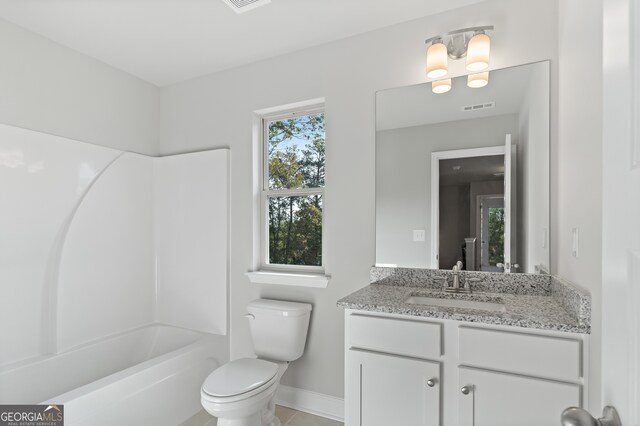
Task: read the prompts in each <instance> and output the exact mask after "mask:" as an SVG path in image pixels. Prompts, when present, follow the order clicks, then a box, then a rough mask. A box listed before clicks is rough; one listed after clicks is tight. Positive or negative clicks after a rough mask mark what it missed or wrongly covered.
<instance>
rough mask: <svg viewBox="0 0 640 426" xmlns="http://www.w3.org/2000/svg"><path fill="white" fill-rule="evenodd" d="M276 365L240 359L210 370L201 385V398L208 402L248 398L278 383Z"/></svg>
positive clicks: (278, 367) (278, 368) (257, 360)
mask: <svg viewBox="0 0 640 426" xmlns="http://www.w3.org/2000/svg"><path fill="white" fill-rule="evenodd" d="M279 370H280V366H279V365H278V364H276V363H274V362H270V361H265V360H262V359H256V358H240V359H237V360H234V361H231V362H229V363H227V364H225V365H223V366H221V367H220V368H217V369H216V370H214V371H213V372H212V373H211V374H209V376H208V377H207V378H206V380H205V381H204V384H203V385H202V396H203V398H206V399H207V400H209V401H211V402H227V403H228V402H234V401H239V400H243V399H246V398H249V397H251V396H253V395H255V394H258V393H260V392H262V391H264V390H265V389H267V388H269V387H270V386H271V385H273V384H274V383H275V382H277V381H278V379H279V375H278V372H279Z"/></svg>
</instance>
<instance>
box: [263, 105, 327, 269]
mask: <svg viewBox="0 0 640 426" xmlns="http://www.w3.org/2000/svg"><path fill="white" fill-rule="evenodd" d="M268 136H269V142H268V143H269V145H268V156H269V157H268V165H269V189H270V190H282V189H298V188H320V187H323V186H324V176H325V146H324V114H317V115H310V116H302V117H296V118H292V119H286V120H280V121H272V122H270V123H269V128H268ZM268 207H269V263H271V264H284V265H314V266H319V265H322V197H321V196H320V195H309V196H281V197H270V198H269V206H268Z"/></svg>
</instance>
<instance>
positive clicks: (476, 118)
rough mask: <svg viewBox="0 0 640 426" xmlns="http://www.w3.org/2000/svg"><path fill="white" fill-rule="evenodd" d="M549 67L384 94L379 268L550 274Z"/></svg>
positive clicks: (380, 99) (379, 98)
mask: <svg viewBox="0 0 640 426" xmlns="http://www.w3.org/2000/svg"><path fill="white" fill-rule="evenodd" d="M548 240H549V62H548V61H545V62H538V63H533V64H528V65H522V66H517V67H512V68H505V69H500V70H494V71H490V73H489V84H488V85H486V86H484V87H482V88H470V87H468V86H467V77H466V76H463V77H457V78H454V79H452V85H451V90H450V91H449V92H447V93H442V94H435V93H433V92H432V90H431V83H426V84H419V85H415V86H408V87H400V88H394V89H389V90H383V91H380V92H378V93H377V94H376V264H377V265H380V266H398V267H411V268H435V269H451V268H452V267H453V265H455V264H456V263H457V262H458V261H460V262H462V264H463V269H464V270H473V271H486V272H500V273H503V272H527V273H534V272H540V271H548V269H549V242H548Z"/></svg>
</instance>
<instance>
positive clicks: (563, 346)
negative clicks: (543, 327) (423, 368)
mask: <svg viewBox="0 0 640 426" xmlns="http://www.w3.org/2000/svg"><path fill="white" fill-rule="evenodd" d="M459 331H460V363H461V364H464V365H470V366H474V367H484V368H490V369H495V370H501V371H507V372H513V373H519V374H525V375H532V376H539V377H546V378H551V379H557V380H565V381H576V380H579V379H580V377H582V343H581V342H580V341H579V340H576V339H570V338H561V337H550V336H541V335H537V334H528V333H518V332H509V331H501V330H489V329H480V328H475V327H464V326H462V327H460V328H459Z"/></svg>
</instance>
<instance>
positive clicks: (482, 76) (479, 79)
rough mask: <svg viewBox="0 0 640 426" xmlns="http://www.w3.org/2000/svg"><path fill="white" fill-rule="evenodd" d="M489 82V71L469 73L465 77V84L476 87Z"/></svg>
mask: <svg viewBox="0 0 640 426" xmlns="http://www.w3.org/2000/svg"><path fill="white" fill-rule="evenodd" d="M487 84H489V71H485V72H480V73H478V74H469V76H468V77H467V86H469V87H472V88H474V89H477V88H479V87H484V86H486V85H487Z"/></svg>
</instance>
